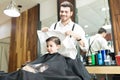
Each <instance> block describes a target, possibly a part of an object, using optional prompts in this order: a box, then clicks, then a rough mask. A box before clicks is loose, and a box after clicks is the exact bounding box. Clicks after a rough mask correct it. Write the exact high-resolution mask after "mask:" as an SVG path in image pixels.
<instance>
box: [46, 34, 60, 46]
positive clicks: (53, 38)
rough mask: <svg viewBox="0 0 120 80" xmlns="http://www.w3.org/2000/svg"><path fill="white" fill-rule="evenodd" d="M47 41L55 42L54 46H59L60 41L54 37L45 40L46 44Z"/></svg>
mask: <svg viewBox="0 0 120 80" xmlns="http://www.w3.org/2000/svg"><path fill="white" fill-rule="evenodd" d="M49 41H53V42H55V44H56V45H61V41H60V39H59V38H58V37H56V36H52V37H49V38H48V39H46V42H49Z"/></svg>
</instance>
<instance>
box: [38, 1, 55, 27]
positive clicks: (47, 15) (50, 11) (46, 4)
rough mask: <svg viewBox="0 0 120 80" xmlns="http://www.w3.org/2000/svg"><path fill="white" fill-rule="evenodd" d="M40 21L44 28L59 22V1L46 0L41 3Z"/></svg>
mask: <svg viewBox="0 0 120 80" xmlns="http://www.w3.org/2000/svg"><path fill="white" fill-rule="evenodd" d="M40 21H41V22H42V27H49V26H50V25H51V24H52V23H53V22H56V21H57V0H45V1H43V2H42V3H40Z"/></svg>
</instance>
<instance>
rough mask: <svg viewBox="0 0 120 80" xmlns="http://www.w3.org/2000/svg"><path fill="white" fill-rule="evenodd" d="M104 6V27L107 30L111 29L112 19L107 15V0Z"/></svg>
mask: <svg viewBox="0 0 120 80" xmlns="http://www.w3.org/2000/svg"><path fill="white" fill-rule="evenodd" d="M104 6H105V8H104V10H103V11H105V23H104V24H103V26H102V27H103V28H105V29H111V24H110V19H109V17H108V14H107V11H108V7H107V2H106V0H104Z"/></svg>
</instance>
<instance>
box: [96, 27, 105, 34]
mask: <svg viewBox="0 0 120 80" xmlns="http://www.w3.org/2000/svg"><path fill="white" fill-rule="evenodd" d="M103 32H105V33H107V31H106V29H104V28H100V29H99V30H98V34H101V33H103Z"/></svg>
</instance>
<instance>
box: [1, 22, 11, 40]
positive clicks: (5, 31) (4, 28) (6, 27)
mask: <svg viewBox="0 0 120 80" xmlns="http://www.w3.org/2000/svg"><path fill="white" fill-rule="evenodd" d="M10 35H11V20H8V21H6V22H4V23H3V24H1V25H0V39H3V38H6V37H10Z"/></svg>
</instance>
